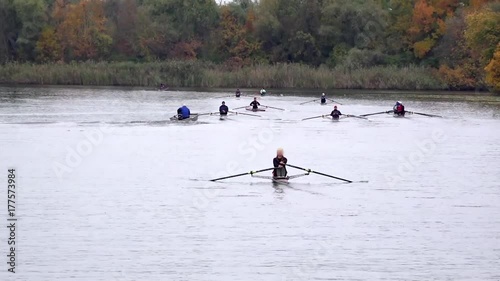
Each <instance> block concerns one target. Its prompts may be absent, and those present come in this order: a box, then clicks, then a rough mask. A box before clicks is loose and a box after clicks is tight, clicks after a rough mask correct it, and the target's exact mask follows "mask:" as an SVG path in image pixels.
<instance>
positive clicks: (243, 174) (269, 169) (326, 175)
mask: <svg viewBox="0 0 500 281" xmlns="http://www.w3.org/2000/svg"><path fill="white" fill-rule="evenodd" d="M286 166H289V167H292V168H295V169H298V170H303V171H306V172H307V173H314V174H318V175H321V176H325V177H329V178H333V179H337V180H341V181H345V182H348V183H351V182H352V181H350V180H347V179H343V178H339V177H336V176H332V175H328V174H325V173H321V172H317V171H313V170H311V169H306V168H302V167H299V166H294V165H291V164H286ZM274 169H277V168H267V169H262V170H258V171H250V172H247V173H241V174H237V175H232V176H226V177H222V178H217V179H213V180H210V181H218V180H225V179H230V178H236V177H241V176H246V175H253V174H257V173H261V172H265V171H271V170H274Z"/></svg>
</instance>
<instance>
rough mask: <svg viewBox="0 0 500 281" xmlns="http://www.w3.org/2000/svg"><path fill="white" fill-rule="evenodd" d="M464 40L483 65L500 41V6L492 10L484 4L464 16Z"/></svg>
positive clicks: (491, 55)
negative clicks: (496, 9)
mask: <svg viewBox="0 0 500 281" xmlns="http://www.w3.org/2000/svg"><path fill="white" fill-rule="evenodd" d="M466 24H467V27H466V29H465V40H466V42H467V45H468V46H469V47H470V48H471V49H472V50H473V54H475V56H477V57H478V58H479V60H480V61H481V62H482V63H483V65H485V64H487V63H488V62H489V60H490V59H491V58H492V57H493V53H494V51H495V48H496V46H497V44H498V42H500V28H499V27H500V8H499V11H494V10H492V9H491V8H490V7H488V6H486V7H484V8H483V9H480V10H476V11H474V12H472V13H471V14H469V15H468V16H467V17H466Z"/></svg>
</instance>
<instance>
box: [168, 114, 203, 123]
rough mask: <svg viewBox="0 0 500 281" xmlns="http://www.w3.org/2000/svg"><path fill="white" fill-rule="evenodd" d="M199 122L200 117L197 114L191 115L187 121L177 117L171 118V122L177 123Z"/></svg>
mask: <svg viewBox="0 0 500 281" xmlns="http://www.w3.org/2000/svg"><path fill="white" fill-rule="evenodd" d="M197 120H198V115H197V114H191V116H189V118H185V119H180V120H179V118H178V117H177V115H175V116H172V117H170V121H177V122H189V121H197Z"/></svg>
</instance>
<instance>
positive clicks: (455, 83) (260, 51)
mask: <svg viewBox="0 0 500 281" xmlns="http://www.w3.org/2000/svg"><path fill="white" fill-rule="evenodd" d="M157 60H200V61H208V62H213V63H216V64H219V65H224V66H226V67H227V69H239V68H244V67H249V66H254V65H257V64H258V65H261V64H277V63H297V64H305V65H309V66H312V67H327V68H331V69H337V70H339V69H341V70H343V71H346V72H349V71H352V70H355V69H358V68H367V67H368V68H369V67H375V66H377V67H378V66H391V67H393V66H398V67H405V66H408V65H418V66H424V67H428V68H429V69H433V71H435V74H436V75H437V76H439V77H440V79H442V80H443V81H444V83H446V84H447V85H448V87H449V88H450V89H478V88H485V87H489V88H490V89H496V90H500V1H498V0H260V1H252V0H235V1H233V2H230V3H225V4H223V3H217V2H216V1H215V0H0V63H1V64H5V63H10V62H19V63H70V62H74V61H77V62H81V61H133V62H151V61H157Z"/></svg>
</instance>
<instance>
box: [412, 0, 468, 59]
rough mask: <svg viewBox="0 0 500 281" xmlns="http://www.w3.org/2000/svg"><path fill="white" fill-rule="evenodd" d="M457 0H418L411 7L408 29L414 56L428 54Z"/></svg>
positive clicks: (444, 27)
mask: <svg viewBox="0 0 500 281" xmlns="http://www.w3.org/2000/svg"><path fill="white" fill-rule="evenodd" d="M460 3H461V2H460V1H459V0H418V1H417V2H416V3H415V6H414V8H413V16H412V21H411V22H412V24H411V27H410V28H409V30H408V36H409V37H410V40H409V41H410V42H413V44H412V49H413V52H414V55H415V57H417V58H419V59H422V58H424V57H426V56H427V55H428V53H429V52H430V51H431V50H432V48H433V47H434V46H435V45H436V42H437V41H438V40H439V39H440V38H441V36H442V35H443V34H444V32H445V30H446V25H445V20H446V18H447V17H450V16H452V15H453V13H454V11H455V10H456V8H457V7H458V6H460V5H461V4H460Z"/></svg>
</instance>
